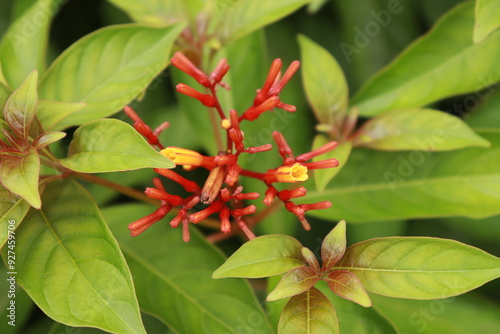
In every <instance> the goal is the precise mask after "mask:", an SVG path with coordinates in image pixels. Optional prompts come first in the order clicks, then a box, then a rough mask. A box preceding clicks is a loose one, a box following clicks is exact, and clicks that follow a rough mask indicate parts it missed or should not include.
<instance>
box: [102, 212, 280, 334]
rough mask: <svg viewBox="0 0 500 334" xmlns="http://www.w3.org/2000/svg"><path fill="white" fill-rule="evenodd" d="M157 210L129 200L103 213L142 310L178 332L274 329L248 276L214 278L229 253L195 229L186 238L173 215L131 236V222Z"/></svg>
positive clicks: (265, 333)
mask: <svg viewBox="0 0 500 334" xmlns="http://www.w3.org/2000/svg"><path fill="white" fill-rule="evenodd" d="M153 210H154V208H152V207H151V206H145V205H137V204H132V205H131V204H126V205H120V206H115V207H112V208H109V209H106V210H104V212H103V213H104V216H105V217H106V220H107V222H108V224H109V226H110V227H111V229H112V231H113V234H114V235H115V236H116V237H117V239H118V240H119V242H120V246H121V248H122V250H123V252H124V254H125V257H126V259H127V262H128V264H129V266H130V270H131V271H132V274H133V275H134V282H135V285H136V291H137V296H138V298H139V302H140V305H141V308H142V310H143V311H144V312H146V313H148V314H151V315H153V316H155V317H156V318H158V319H160V320H161V321H162V322H164V323H165V324H167V325H168V326H169V327H170V328H172V330H173V331H175V332H176V333H196V334H212V333H217V334H219V333H220V334H233V333H238V332H241V333H245V332H252V331H254V332H255V333H262V334H271V333H272V329H271V328H270V326H269V322H268V320H267V318H266V316H265V314H264V311H263V310H262V308H261V307H260V305H259V302H258V301H257V299H256V298H255V295H254V293H253V291H252V289H251V288H250V286H249V284H248V283H247V282H246V281H245V280H242V279H225V280H214V279H212V278H211V275H212V272H213V271H214V270H215V268H217V267H218V266H220V265H221V264H222V263H223V262H224V257H223V255H222V253H221V252H220V251H219V250H217V249H215V247H214V246H213V245H211V244H209V243H208V242H207V241H206V240H205V238H204V237H203V236H202V235H201V234H200V233H199V232H198V231H196V230H195V229H194V228H192V229H191V230H190V234H191V239H190V241H189V243H185V242H183V241H182V230H181V229H172V228H170V226H168V223H167V221H168V220H167V221H165V220H164V221H160V222H158V223H156V224H155V225H154V226H152V227H150V228H149V229H148V230H147V231H145V232H144V233H142V234H141V235H140V236H139V237H136V238H132V237H130V233H129V230H128V229H127V228H126V225H127V223H129V222H132V221H133V220H135V219H139V218H140V217H142V216H146V215H148V214H150V213H151V212H152V211H153ZM249 315H252V316H251V317H248V316H249Z"/></svg>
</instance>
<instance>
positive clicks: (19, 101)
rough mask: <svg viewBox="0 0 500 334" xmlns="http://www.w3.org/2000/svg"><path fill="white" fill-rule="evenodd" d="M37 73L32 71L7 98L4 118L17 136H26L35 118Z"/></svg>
mask: <svg viewBox="0 0 500 334" xmlns="http://www.w3.org/2000/svg"><path fill="white" fill-rule="evenodd" d="M37 80H38V73H37V72H36V71H33V72H31V73H30V75H29V76H28V77H27V78H26V80H25V81H24V82H23V84H22V85H21V86H20V87H19V88H18V89H17V90H15V91H14V92H13V93H12V95H11V96H10V97H9V99H8V100H7V103H6V104H5V109H4V114H3V116H4V118H5V121H6V122H7V124H8V125H9V127H10V129H11V130H12V131H13V132H14V133H15V134H16V135H17V136H18V137H19V138H26V137H27V136H28V133H29V130H30V126H31V123H32V122H33V119H34V118H35V111H36V106H37V102H38V95H37V91H36V86H37Z"/></svg>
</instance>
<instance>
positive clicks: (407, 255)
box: [335, 237, 500, 299]
mask: <svg viewBox="0 0 500 334" xmlns="http://www.w3.org/2000/svg"><path fill="white" fill-rule="evenodd" d="M335 268H338V269H343V270H348V271H350V272H352V273H353V274H355V275H356V276H357V277H358V278H359V280H360V281H361V283H362V284H363V286H364V287H365V289H366V290H367V291H368V292H373V293H377V294H380V295H385V296H391V297H396V298H411V299H436V298H446V297H451V296H456V295H459V294H462V293H465V292H467V291H470V290H472V289H475V288H477V287H479V286H481V285H483V284H485V283H486V282H488V281H491V280H493V279H495V278H498V277H500V258H498V257H495V256H493V255H491V254H488V253H486V252H484V251H482V250H480V249H478V248H475V247H472V246H469V245H465V244H462V243H460V242H457V241H454V240H448V239H438V238H425V237H394V238H378V239H371V240H367V241H364V242H360V243H357V244H355V245H352V246H350V247H349V248H348V249H347V251H346V253H345V255H344V257H343V258H342V259H341V260H340V261H339V262H338V263H337V264H336V265H335Z"/></svg>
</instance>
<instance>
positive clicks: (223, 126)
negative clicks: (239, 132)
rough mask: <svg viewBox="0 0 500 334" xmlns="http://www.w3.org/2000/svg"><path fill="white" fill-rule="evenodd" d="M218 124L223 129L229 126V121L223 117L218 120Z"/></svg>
mask: <svg viewBox="0 0 500 334" xmlns="http://www.w3.org/2000/svg"><path fill="white" fill-rule="evenodd" d="M220 125H221V126H222V128H223V129H224V130H228V129H229V128H230V127H231V121H230V120H228V119H227V118H225V119H223V120H222V121H221V122H220Z"/></svg>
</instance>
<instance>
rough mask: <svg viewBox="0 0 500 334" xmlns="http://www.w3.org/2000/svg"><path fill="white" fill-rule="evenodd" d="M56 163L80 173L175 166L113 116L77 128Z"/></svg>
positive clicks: (128, 126)
mask: <svg viewBox="0 0 500 334" xmlns="http://www.w3.org/2000/svg"><path fill="white" fill-rule="evenodd" d="M60 162H61V164H62V165H63V166H65V167H67V168H69V169H71V170H74V171H77V172H83V173H102V172H116V171H123V170H132V169H140V168H172V167H174V166H175V165H174V163H173V162H172V161H170V160H169V159H168V158H166V157H164V156H163V155H161V154H160V153H159V152H158V151H156V150H154V149H153V148H152V147H151V146H150V145H149V144H148V143H147V142H146V140H145V139H144V138H143V137H142V136H141V135H140V134H139V133H138V132H137V131H135V129H134V128H133V127H132V126H130V125H129V124H127V123H125V122H122V121H119V120H117V119H101V120H97V121H93V122H89V123H87V124H84V125H82V126H81V127H79V128H78V129H77V130H76V131H75V133H74V137H73V140H72V141H71V144H70V146H69V151H68V158H66V159H62V160H61V161H60Z"/></svg>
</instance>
